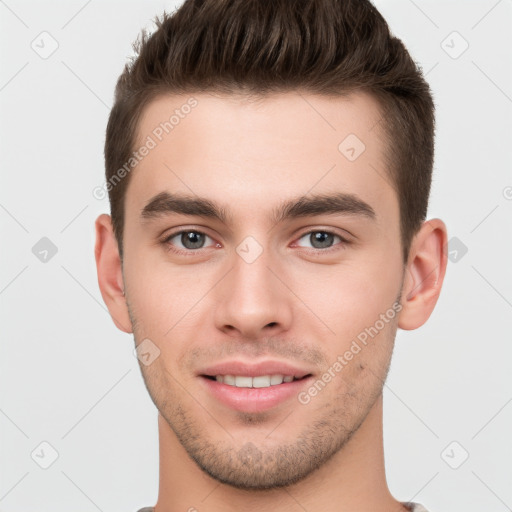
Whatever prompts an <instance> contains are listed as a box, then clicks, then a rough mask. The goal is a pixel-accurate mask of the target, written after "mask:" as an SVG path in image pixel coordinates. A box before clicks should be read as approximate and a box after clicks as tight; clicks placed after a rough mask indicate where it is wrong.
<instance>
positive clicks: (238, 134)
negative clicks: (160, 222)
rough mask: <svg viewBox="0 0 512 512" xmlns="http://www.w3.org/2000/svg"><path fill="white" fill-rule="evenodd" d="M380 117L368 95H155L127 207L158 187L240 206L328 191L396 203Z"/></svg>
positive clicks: (140, 203) (143, 125)
mask: <svg viewBox="0 0 512 512" xmlns="http://www.w3.org/2000/svg"><path fill="white" fill-rule="evenodd" d="M380 121H381V109H380V105H379V104H378V102H377V100H376V99H374V98H373V97H372V96H370V95H369V94H366V93H356V94H350V95H348V96H346V97H327V96H319V95H313V94H307V93H301V92H287V93H281V94H272V95H270V96H267V97H264V98H260V99H258V100H257V101H253V100H250V99H247V98H245V97H242V96H239V95H232V96H216V95H213V94H206V93H201V94H190V95H168V96H161V97H158V98H157V99H155V100H154V101H152V102H151V103H150V104H149V105H148V106H147V107H146V108H145V110H144V112H143V115H142V116H141V119H140V122H139V126H138V134H137V135H138V136H137V143H136V145H135V150H140V149H141V148H142V147H144V146H146V147H147V148H149V149H148V150H145V151H144V153H145V156H143V157H142V158H140V160H139V161H138V163H137V165H136V166H135V167H134V169H133V171H132V172H131V177H130V184H129V186H128V190H127V196H126V200H127V212H128V210H130V208H132V207H135V210H136V211H137V212H138V213H140V211H141V210H142V209H143V207H144V206H145V204H146V202H147V201H148V200H149V199H150V198H151V197H154V196H155V195H157V194H158V193H161V192H163V191H168V192H180V193H184V194H187V195H197V196H201V197H209V198H211V199H212V200H213V201H215V202H217V203H219V204H222V205H225V206H226V207H229V209H230V210H233V209H236V208H240V209H245V210H246V211H249V210H250V209H251V208H253V209H254V208H256V207H258V208H265V207H266V206H268V207H269V208H270V207H271V203H272V202H274V203H275V202H276V201H282V200H285V199H286V198H287V197H296V196H298V195H306V194H308V193H309V192H312V193H313V192H314V193H327V192H332V191H333V190H335V191H341V192H347V193H354V194H356V195H358V196H359V197H362V198H364V200H365V201H367V202H372V201H376V200H379V199H382V196H383V194H384V195H385V194H388V196H390V197H389V198H388V199H389V200H390V201H393V200H394V201H395V202H396V197H392V196H393V195H394V188H393V186H392V184H391V182H390V180H389V179H388V178H387V171H386V169H385V166H384V157H383V152H384V149H385V146H384V141H383V140H382V137H381V133H382V132H381V126H380ZM139 153H141V151H139Z"/></svg>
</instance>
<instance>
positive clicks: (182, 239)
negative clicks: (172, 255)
mask: <svg viewBox="0 0 512 512" xmlns="http://www.w3.org/2000/svg"><path fill="white" fill-rule="evenodd" d="M206 240H210V241H211V242H214V243H215V241H214V240H213V239H212V238H210V237H209V236H208V235H206V234H205V233H202V232H200V231H196V230H193V229H188V230H182V231H177V232H176V233H172V234H171V235H169V236H168V237H166V238H165V240H163V242H162V243H163V244H164V245H166V246H168V248H169V250H170V251H174V252H177V253H187V252H188V253H190V252H193V251H195V250H197V249H204V248H205V243H206Z"/></svg>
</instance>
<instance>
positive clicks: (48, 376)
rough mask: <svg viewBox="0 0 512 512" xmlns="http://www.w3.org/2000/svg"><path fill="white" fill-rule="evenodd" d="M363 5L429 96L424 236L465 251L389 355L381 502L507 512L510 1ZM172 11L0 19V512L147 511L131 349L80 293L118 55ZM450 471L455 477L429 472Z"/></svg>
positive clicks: (149, 466)
mask: <svg viewBox="0 0 512 512" xmlns="http://www.w3.org/2000/svg"><path fill="white" fill-rule="evenodd" d="M376 5H377V7H378V8H379V10H380V11H381V12H382V14H383V15H384V17H385V18H386V19H387V20H388V22H389V24H390V27H391V30H392V31H393V32H394V33H395V35H397V36H398V37H400V38H401V39H402V40H403V41H404V43H405V44H406V46H407V47H408V49H409V51H410V52H411V54H412V56H413V58H414V59H415V60H416V61H417V62H418V63H419V64H420V65H421V66H422V68H423V69H424V71H425V73H426V74H427V80H428V81H429V83H430V84H431V86H432V89H433V94H434V99H435V103H436V105H437V146H436V147H437V149H436V162H435V173H434V182H433V188H432V198H431V206H430V211H429V213H430V215H429V217H440V218H442V219H443V220H445V222H446V224H447V226H448V230H449V237H450V238H452V237H457V238H458V239H459V240H460V242H459V247H460V246H461V244H464V246H466V247H467V253H466V254H463V255H462V252H461V251H460V250H459V252H458V255H457V259H456V260H455V261H450V263H449V266H448V271H447V276H446V279H445V284H444V289H443V292H442V294H441V298H440V300H439V302H438V305H437V308H436V310H435V311H434V313H433V315H432V316H431V318H430V320H429V322H428V323H427V324H426V325H425V326H424V327H422V328H421V329H419V330H418V331H412V332H405V331H399V334H398V336H397V342H396V349H395V354H394V359H393V362H392V366H391V371H390V374H389V378H388V381H387V384H386V386H385V389H384V394H385V397H384V404H385V405H384V406H385V412H384V428H385V432H384V435H385V454H386V470H387V476H388V483H389V486H390V489H391V492H392V493H393V495H394V496H395V497H396V498H397V499H400V500H403V501H406V500H412V501H416V502H420V503H423V504H424V505H425V506H426V507H427V508H428V509H429V511H431V512H443V511H446V512H448V511H450V512H455V511H462V510H464V512H481V511H484V510H485V511H489V510H494V511H506V510H511V509H512V485H511V484H512V470H511V464H510V461H511V460H512V447H511V441H510V432H512V428H511V427H512V377H511V370H510V361H511V359H512V335H511V321H512V272H511V270H510V266H511V262H512V241H511V240H512V230H511V218H512V200H511V199H512V188H510V187H512V171H511V169H512V151H511V143H512V140H511V132H512V115H511V114H512V37H511V33H512V0H500V1H497V0H481V1H478V2H476V1H474V2H469V1H450V2H447V1H446V0H443V1H441V0H438V1H433V0H429V1H427V0H415V1H414V2H413V1H412V0H395V1H392V0H379V1H377V2H376ZM173 7H174V4H173V3H172V2H163V1H147V0H144V1H142V0H141V1H138V2H133V1H132V2H127V1H123V2H120V1H119V2H113V1H105V0H103V1H100V0H92V1H89V2H85V1H83V0H80V1H78V0H73V1H66V2H64V1H62V2H35V1H31V2H29V1H26V2H22V1H20V0H17V1H15V0H6V1H5V2H0V20H1V21H0V34H1V35H0V38H1V52H2V53H1V62H2V65H1V71H0V107H1V115H0V130H1V148H0V149H1V167H0V168H1V173H2V186H1V189H0V225H1V229H2V239H1V267H0V268H1V272H0V307H1V313H0V314H1V319H0V325H1V344H2V345H1V358H0V389H1V397H0V433H1V447H0V465H1V473H0V510H2V511H4V512H6V511H9V512H16V511H20V512H21V511H27V510H38V511H41V512H44V511H52V512H61V511H62V512H64V511H69V510H71V509H72V510H77V511H78V510H80V511H83V512H94V511H95V510H100V511H112V512H130V511H136V510H138V508H139V507H142V506H148V505H153V504H154V503H155V502H156V497H157V491H158V439H157V424H156V418H157V411H156V409H155V407H154V406H153V403H152V402H151V400H150V398H149V395H148V394H147V392H146V389H145V387H144V382H143V380H142V378H141V375H140V370H139V367H138V362H137V360H136V359H135V357H134V356H133V353H132V351H133V346H134V343H133V338H132V336H131V335H127V334H124V333H122V332H120V331H118V330H117V329H116V327H115V326H114V324H113V322H112V321H111V319H110V316H109V314H108V311H107V310H106V307H105V305H104V303H103V301H102V299H101V295H100V292H99V289H98V285H97V280H96V269H95V263H94V253H93V250H94V220H95V218H96V217H97V216H98V215H99V214H100V213H103V212H106V213H108V212H109V205H108V200H107V199H104V200H97V199H95V198H94V197H93V195H92V190H93V189H94V187H97V186H98V185H102V184H103V183H104V178H103V175H104V174H103V173H104V164H103V144H104V134H105V128H106V123H107V118H108V114H109V109H110V106H111V104H112V99H113V92H114V85H115V82H116V79H117V77H118V75H119V74H120V73H121V71H122V68H123V65H124V63H125V61H126V59H127V57H128V56H129V55H131V54H132V49H131V43H132V41H133V40H134V39H135V38H136V36H137V34H138V33H139V31H140V29H141V28H142V27H147V28H151V27H153V24H152V22H151V20H152V19H153V17H154V16H155V15H157V14H160V13H161V12H162V11H163V9H167V10H168V11H171V10H173ZM43 31H47V32H48V33H49V34H51V38H53V39H55V40H56V41H57V42H58V45H59V46H58V49H57V50H56V51H55V52H54V53H53V54H52V55H51V56H49V57H48V58H47V59H43V58H41V57H40V56H39V54H38V53H36V52H35V51H34V50H33V49H32V48H31V44H32V41H34V40H35V41H36V43H38V41H39V43H38V44H39V45H40V46H42V43H41V42H40V40H41V37H46V38H48V36H39V35H40V34H41V32H43ZM454 31H456V32H458V34H460V35H457V34H453V32H454ZM443 41H444V43H443ZM464 41H467V44H469V47H468V49H467V50H466V51H465V52H464V53H462V54H461V55H458V54H459V53H460V51H461V50H462V49H463V48H464V46H465V42H464ZM45 48H47V49H48V48H51V39H46V40H45ZM450 53H451V55H450ZM454 56H457V58H453V57H454ZM507 187H508V188H507ZM42 237H47V238H49V239H50V240H51V241H52V242H53V244H55V246H56V247H57V253H56V254H55V256H53V257H52V258H51V259H50V260H49V261H47V262H46V263H43V262H41V261H40V260H39V259H38V258H36V256H35V255H34V254H33V252H32V248H33V247H34V245H35V244H36V243H37V242H38V241H39V240H40V239H41V238H42ZM451 248H452V249H453V248H456V246H455V245H453V242H452V246H451ZM461 255H462V256H461ZM454 256H455V253H452V259H453V258H454ZM43 441H46V442H47V443H49V444H50V445H51V446H53V447H54V449H55V450H56V451H57V452H58V458H57V460H56V461H55V462H54V463H53V464H52V465H51V466H50V467H49V468H48V469H42V468H41V467H40V466H39V465H38V464H37V463H36V462H35V460H34V459H33V458H32V457H31V453H32V452H33V451H34V450H36V453H41V452H40V450H41V446H40V443H42V442H43ZM453 441H456V443H457V444H452V445H451V446H450V447H449V448H448V449H447V450H445V448H447V447H448V446H449V445H450V443H452V442H453ZM38 450H39V451H38ZM43 451H45V454H46V455H45V456H46V457H48V456H49V454H50V453H51V452H50V449H48V448H46V449H44V445H43ZM466 452H467V454H468V455H469V458H468V459H467V460H466V461H465V462H464V463H463V464H462V465H460V467H458V469H452V468H451V467H450V466H449V465H448V462H449V463H450V464H451V465H453V466H456V465H458V464H460V462H461V461H462V460H463V457H464V456H465V453H466ZM442 453H444V457H443V456H442ZM34 458H35V459H37V457H35V456H34ZM201 499H202V498H201ZM197 508H198V510H201V508H200V506H199V505H197Z"/></svg>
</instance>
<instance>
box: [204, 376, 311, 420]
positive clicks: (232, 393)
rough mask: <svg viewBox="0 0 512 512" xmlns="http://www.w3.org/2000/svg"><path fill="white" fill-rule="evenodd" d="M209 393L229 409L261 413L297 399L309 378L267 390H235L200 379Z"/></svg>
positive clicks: (232, 387) (225, 385) (234, 387)
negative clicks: (294, 398)
mask: <svg viewBox="0 0 512 512" xmlns="http://www.w3.org/2000/svg"><path fill="white" fill-rule="evenodd" d="M200 379H201V380H202V381H203V382H204V384H205V385H206V387H207V389H208V390H209V392H210V393H211V394H212V395H213V396H214V397H215V398H216V399H217V400H218V401H220V402H222V403H223V404H225V405H227V406H228V407H230V408H231V409H236V410H238V411H242V412H262V411H266V410H268V409H272V408H273V407H276V406H278V405H279V404H281V403H283V402H286V401H287V400H290V399H291V398H293V397H297V395H298V394H299V392H300V390H301V389H302V388H303V387H304V386H305V385H306V384H307V383H308V382H309V380H310V379H311V377H305V378H303V379H300V380H294V381H292V382H283V383H282V384H276V385H275V386H269V387H267V388H237V387H236V386H228V385H227V384H223V383H221V382H217V381H216V380H212V379H208V378H206V377H200Z"/></svg>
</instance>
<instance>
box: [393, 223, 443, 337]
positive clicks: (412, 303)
mask: <svg viewBox="0 0 512 512" xmlns="http://www.w3.org/2000/svg"><path fill="white" fill-rule="evenodd" d="M447 238H448V235H447V230H446V226H445V224H444V222H443V221H442V220H440V219H431V220H427V221H425V222H424V223H423V225H422V227H421V228H420V230H419V231H418V233H417V234H416V236H415V237H414V238H413V241H412V243H411V248H410V251H409V258H408V262H407V268H406V271H405V279H404V285H403V287H402V307H403V309H402V311H400V317H399V320H398V327H400V328H401V329H405V330H411V329H417V328H418V327H420V326H422V325H423V324H424V323H425V322H426V321H427V320H428V318H429V317H430V315H431V313H432V311H433V310H434V307H435V305H436V302H437V299H438V298H439V294H440V293H441V287H442V285H443V280H444V275H445V272H446V264H447V261H448V259H447V254H448V253H447V248H446V244H447Z"/></svg>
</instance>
